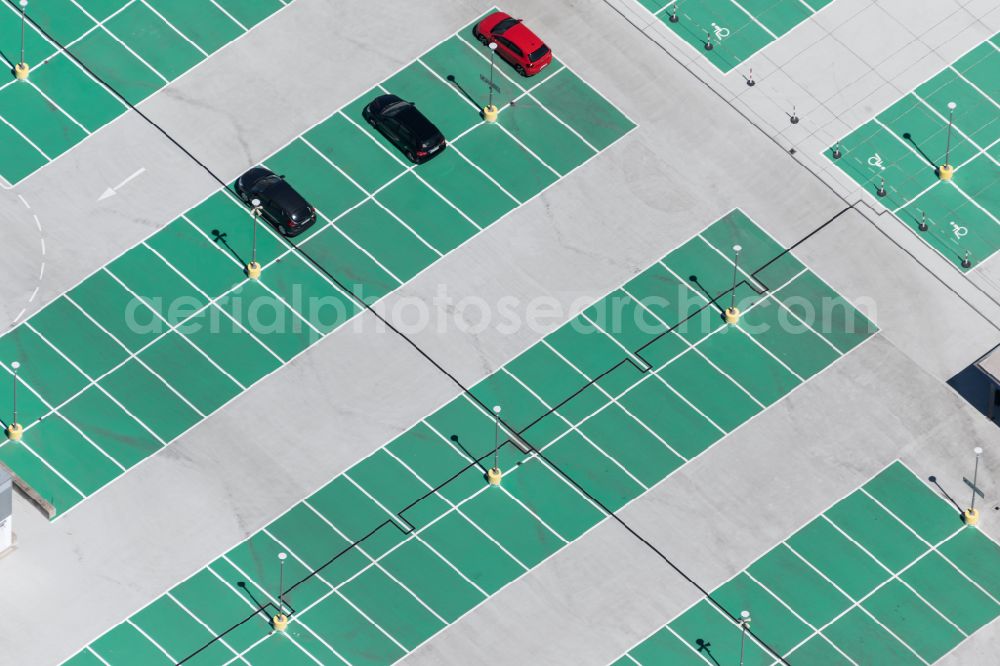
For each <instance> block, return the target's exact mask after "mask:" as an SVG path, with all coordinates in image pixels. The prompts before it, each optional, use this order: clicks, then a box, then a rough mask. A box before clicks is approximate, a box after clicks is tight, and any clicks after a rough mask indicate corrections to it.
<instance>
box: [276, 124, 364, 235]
mask: <svg viewBox="0 0 1000 666" xmlns="http://www.w3.org/2000/svg"><path fill="white" fill-rule="evenodd" d="M264 166H266V167H268V168H269V169H271V170H272V171H274V172H275V173H277V174H281V175H283V176H285V179H286V180H288V181H289V182H291V183H294V184H295V189H297V190H298V191H299V192H300V193H301V194H302V196H304V197H305V198H306V199H307V200H308V201H309V202H310V203H311V204H312V205H313V206H315V207H316V208H317V209H318V210H319V211H320V212H321V213H322V214H323V215H324V216H325V217H326V218H327V219H329V220H332V219H335V218H338V217H340V215H341V214H342V213H343V212H344V211H346V210H347V209H348V208H351V207H353V206H356V205H357V204H358V203H360V202H361V201H362V200H363V199H364V198H365V193H364V192H363V191H362V190H361V189H360V188H359V187H358V186H357V185H355V184H354V183H352V182H351V181H350V180H349V179H348V178H347V177H346V176H344V175H343V174H342V173H341V172H340V171H338V170H337V168H336V167H335V166H333V165H332V164H331V163H330V162H329V161H328V160H327V159H326V157H325V156H324V155H322V154H321V153H319V152H317V151H316V150H315V149H313V148H311V147H310V146H309V145H307V144H306V143H305V142H303V141H302V140H300V139H297V140H295V141H293V142H292V143H290V144H289V145H287V146H285V147H284V148H282V149H281V150H279V151H278V152H277V153H275V154H274V155H272V156H271V157H269V158H268V159H267V161H266V162H265V163H264Z"/></svg>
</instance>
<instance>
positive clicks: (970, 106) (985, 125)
mask: <svg viewBox="0 0 1000 666" xmlns="http://www.w3.org/2000/svg"><path fill="white" fill-rule="evenodd" d="M991 50H992V49H991ZM995 65H1000V58H997V59H996V61H995ZM977 88H979V86H977V85H976V84H975V83H971V82H969V81H968V80H967V79H965V78H964V77H963V75H962V74H960V73H959V72H957V71H955V70H952V69H944V70H942V71H940V72H938V73H937V74H935V75H934V76H933V77H931V78H930V79H929V80H927V81H926V82H924V83H922V84H920V85H919V86H917V88H916V90H915V91H914V94H915V95H917V96H919V98H920V99H922V100H924V101H925V102H926V103H927V106H929V107H930V108H931V109H947V108H948V103H949V102H955V104H956V105H958V106H961V107H962V111H963V113H962V122H961V123H955V127H957V128H958V129H959V130H960V131H961V132H962V134H964V135H968V136H969V138H970V139H971V140H972V141H973V142H975V143H977V144H979V145H981V146H987V145H989V144H991V143H993V142H994V141H996V139H997V137H998V136H1000V128H998V127H996V125H995V123H993V122H992V118H993V114H992V112H991V111H990V109H988V108H987V107H989V106H992V104H991V102H990V101H989V100H988V99H987V98H986V96H985V95H983V94H982V93H981V92H979V90H977ZM980 90H982V89H981V88H980ZM998 92H1000V91H998ZM963 143H966V144H967V142H966V141H965V140H964V138H963Z"/></svg>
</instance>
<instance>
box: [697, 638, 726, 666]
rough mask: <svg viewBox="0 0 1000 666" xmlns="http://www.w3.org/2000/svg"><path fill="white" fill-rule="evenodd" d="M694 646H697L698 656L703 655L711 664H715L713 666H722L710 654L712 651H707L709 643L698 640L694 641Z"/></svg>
mask: <svg viewBox="0 0 1000 666" xmlns="http://www.w3.org/2000/svg"><path fill="white" fill-rule="evenodd" d="M695 645H697V646H698V654H701V655H704V656H705V657H706V658H708V659H711V660H712V663H713V664H715V666H722V664H720V663H719V660H718V659H716V658H715V655H714V654H712V651H711V650H709V649H708V648H710V647H712V644H711V643H709V642H708V641H706V640H705V639H704V638H699V639H698V640H696V641H695Z"/></svg>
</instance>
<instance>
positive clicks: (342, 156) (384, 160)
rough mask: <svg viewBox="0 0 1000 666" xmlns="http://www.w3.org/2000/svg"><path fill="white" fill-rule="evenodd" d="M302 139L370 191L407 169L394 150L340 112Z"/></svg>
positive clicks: (311, 130)
mask: <svg viewBox="0 0 1000 666" xmlns="http://www.w3.org/2000/svg"><path fill="white" fill-rule="evenodd" d="M302 140H303V141H304V142H305V143H306V144H307V145H308V146H310V147H312V148H313V149H314V150H316V151H318V152H320V153H322V154H323V155H326V156H327V157H328V158H329V159H330V160H331V161H332V162H333V163H334V164H337V165H338V166H339V167H340V168H341V169H343V170H344V172H345V173H346V174H347V175H348V176H350V177H351V178H352V179H354V181H355V182H357V183H358V184H359V185H360V186H361V187H362V188H364V189H365V190H367V191H368V192H374V191H375V190H377V189H380V188H381V187H383V186H384V185H385V184H386V183H388V182H389V181H391V180H392V179H393V178H395V177H396V176H398V175H400V174H401V173H403V171H404V170H405V168H406V167H405V166H404V165H403V163H402V162H400V161H399V160H397V159H395V158H393V156H392V154H391V153H389V152H387V151H385V150H382V149H381V148H380V147H379V145H378V144H376V143H374V142H372V141H371V139H370V136H369V135H368V134H367V133H366V132H365V131H364V130H363V129H361V128H360V127H359V126H358V125H356V124H354V123H352V122H351V121H350V120H348V119H347V117H346V116H344V115H342V114H339V113H335V114H333V115H332V116H330V117H329V118H327V119H326V120H324V121H323V122H321V123H320V124H319V125H316V126H315V127H313V128H312V129H310V130H309V131H308V132H306V133H305V134H303V135H302Z"/></svg>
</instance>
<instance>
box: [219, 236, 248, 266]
mask: <svg viewBox="0 0 1000 666" xmlns="http://www.w3.org/2000/svg"><path fill="white" fill-rule="evenodd" d="M228 238H229V234H227V233H225V232H224V231H219V230H218V229H212V239H213V240H214V241H215V242H216V243H218V244H219V245H222V246H223V247H225V248H226V249H227V250H229V253H230V254H231V255H233V256H234V257H236V261H238V262H240V265H241V266H246V263H247V262H246V261H244V260H243V257H241V256H240V254H239V252H237V251H236V250H235V249H234V248H233V246H232V245H230V244H229V241H228V240H227V239H228Z"/></svg>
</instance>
